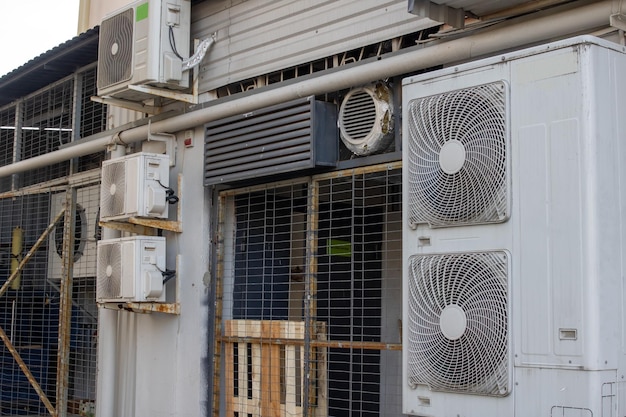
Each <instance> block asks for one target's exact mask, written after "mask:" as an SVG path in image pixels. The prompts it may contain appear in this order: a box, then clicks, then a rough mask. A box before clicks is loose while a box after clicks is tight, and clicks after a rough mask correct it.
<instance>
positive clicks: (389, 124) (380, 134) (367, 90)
mask: <svg viewBox="0 0 626 417" xmlns="http://www.w3.org/2000/svg"><path fill="white" fill-rule="evenodd" d="M338 125H339V131H340V133H341V140H342V141H343V143H344V145H345V146H346V148H348V150H350V151H351V152H352V153H353V154H354V155H357V156H366V155H371V154H376V153H380V152H383V151H385V150H386V149H387V148H388V147H389V145H390V144H391V141H392V140H393V137H394V136H393V128H394V120H393V100H392V96H391V90H390V89H389V88H388V87H387V86H386V85H385V84H383V83H378V84H376V85H371V86H366V87H359V88H355V89H353V90H351V91H350V92H349V93H348V94H346V97H345V98H344V100H343V102H342V103H341V108H340V109H339V120H338Z"/></svg>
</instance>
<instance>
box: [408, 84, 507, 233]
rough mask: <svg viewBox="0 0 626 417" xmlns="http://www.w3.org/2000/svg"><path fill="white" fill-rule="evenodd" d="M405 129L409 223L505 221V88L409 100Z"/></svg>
mask: <svg viewBox="0 0 626 417" xmlns="http://www.w3.org/2000/svg"><path fill="white" fill-rule="evenodd" d="M407 126H408V140H409V143H408V153H409V155H408V158H407V160H408V182H409V221H410V223H412V224H418V223H428V224H430V225H431V226H433V227H441V226H456V225H466V224H481V223H492V222H502V221H505V220H506V219H507V218H508V215H509V213H508V211H509V209H508V199H507V193H508V191H507V189H508V187H507V181H508V180H507V160H508V157H507V145H508V138H507V136H508V130H507V122H506V95H505V84H504V83H502V82H497V83H492V84H486V85H481V86H476V87H472V88H467V89H462V90H457V91H452V92H447V93H444V94H439V95H435V96H430V97H425V98H420V99H415V100H412V101H411V102H410V103H409V105H408V114H407Z"/></svg>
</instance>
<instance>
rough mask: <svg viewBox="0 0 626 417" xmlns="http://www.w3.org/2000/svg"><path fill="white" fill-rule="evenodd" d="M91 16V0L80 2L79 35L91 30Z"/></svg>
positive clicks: (81, 0)
mask: <svg viewBox="0 0 626 417" xmlns="http://www.w3.org/2000/svg"><path fill="white" fill-rule="evenodd" d="M90 14H91V0H80V3H79V5H78V28H77V35H80V34H81V33H83V32H85V31H87V30H88V29H89V28H90V26H91V25H90V24H89V23H90V22H89V15H90Z"/></svg>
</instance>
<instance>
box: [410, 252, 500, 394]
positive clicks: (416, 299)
mask: <svg viewBox="0 0 626 417" xmlns="http://www.w3.org/2000/svg"><path fill="white" fill-rule="evenodd" d="M507 268H508V267H507V257H506V254H505V253H504V252H486V253H461V254H451V255H414V256H412V257H411V258H410V259H409V277H408V291H409V294H408V310H409V313H408V316H407V320H408V324H407V329H408V342H407V346H406V350H407V357H408V363H407V368H408V372H407V374H408V383H409V384H410V385H412V386H417V385H418V384H425V385H428V386H429V387H430V388H431V389H432V390H435V391H455V392H463V393H471V394H483V395H506V394H508V393H509V391H510V385H509V347H508V345H509V342H508V339H509V330H508V329H509V323H508V289H507V288H508V282H507V275H508V272H507Z"/></svg>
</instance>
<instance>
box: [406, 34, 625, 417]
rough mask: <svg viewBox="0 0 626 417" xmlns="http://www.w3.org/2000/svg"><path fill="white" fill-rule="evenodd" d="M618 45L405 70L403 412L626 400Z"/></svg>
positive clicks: (596, 405)
mask: <svg viewBox="0 0 626 417" xmlns="http://www.w3.org/2000/svg"><path fill="white" fill-rule="evenodd" d="M624 52H625V49H624V48H623V47H621V46H619V45H616V44H613V43H609V42H606V41H602V40H599V39H597V38H593V37H579V38H574V39H570V40H565V41H560V42H557V43H553V44H549V45H544V46H539V47H533V48H531V49H527V50H522V51H517V52H512V53H509V54H506V55H502V56H497V57H493V58H487V59H484V60H480V61H476V62H472V63H468V64H464V65H460V66H458V67H454V68H446V69H443V70H440V71H436V72H431V73H428V74H423V75H419V76H415V77H410V78H407V79H405V80H404V83H403V90H402V94H403V99H402V109H403V110H402V111H403V122H402V123H403V126H402V129H403V187H404V199H403V201H404V202H403V204H404V207H403V213H404V218H403V223H404V229H403V245H404V249H403V251H404V254H403V270H404V272H403V410H404V412H405V413H407V414H409V415H416V416H432V417H448V416H462V417H502V416H518V417H528V416H546V417H555V416H561V417H563V416H566V417H573V416H576V417H579V416H581V417H582V416H585V417H587V416H588V417H591V416H594V417H595V416H623V415H625V414H626V406H625V405H624V403H625V401H626V391H625V382H624V381H625V379H624V375H625V371H626V366H625V359H626V356H625V352H626V348H625V347H626V344H625V340H624V338H625V336H626V332H625V331H624V322H625V320H624V307H625V304H624V294H625V288H626V285H624V283H625V282H624V275H625V272H626V271H625V270H624V268H625V267H624V265H625V263H624V261H626V133H625V132H626V121H625V120H626V118H625V117H624V115H625V114H626V83H624V82H623V80H622V78H623V74H624V73H626V55H625V54H624Z"/></svg>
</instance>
